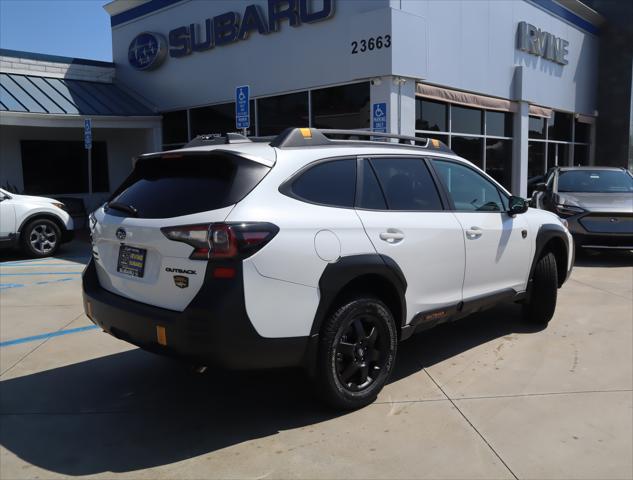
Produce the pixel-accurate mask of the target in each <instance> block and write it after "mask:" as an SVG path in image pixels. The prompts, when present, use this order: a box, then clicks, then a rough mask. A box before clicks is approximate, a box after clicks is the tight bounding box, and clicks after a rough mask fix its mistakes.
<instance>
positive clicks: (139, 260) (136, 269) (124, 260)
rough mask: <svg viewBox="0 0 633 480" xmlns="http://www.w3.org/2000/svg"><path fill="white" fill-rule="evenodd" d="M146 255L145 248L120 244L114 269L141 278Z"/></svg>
mask: <svg viewBox="0 0 633 480" xmlns="http://www.w3.org/2000/svg"><path fill="white" fill-rule="evenodd" d="M146 256H147V250H145V249H144V248H136V247H130V246H129V245H121V246H120V247H119V260H118V261H117V266H116V271H117V272H120V273H124V274H126V275H130V276H131V277H137V278H143V274H144V273H145V257H146Z"/></svg>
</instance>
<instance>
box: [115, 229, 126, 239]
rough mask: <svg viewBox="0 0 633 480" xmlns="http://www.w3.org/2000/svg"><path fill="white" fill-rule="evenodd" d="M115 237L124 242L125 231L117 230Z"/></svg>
mask: <svg viewBox="0 0 633 480" xmlns="http://www.w3.org/2000/svg"><path fill="white" fill-rule="evenodd" d="M115 235H116V238H118V239H119V240H125V237H127V233H125V230H124V229H122V228H117V229H116V233H115Z"/></svg>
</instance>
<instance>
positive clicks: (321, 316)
mask: <svg viewBox="0 0 633 480" xmlns="http://www.w3.org/2000/svg"><path fill="white" fill-rule="evenodd" d="M364 275H377V276H380V277H382V278H384V279H385V280H386V281H388V282H389V283H391V284H392V285H393V286H394V287H395V289H396V291H397V292H398V297H399V300H400V307H401V312H402V315H401V317H402V318H400V319H396V322H398V321H399V322H400V326H401V327H402V326H404V325H405V322H406V317H407V314H406V310H407V307H406V302H405V299H404V295H405V293H406V290H407V281H406V279H405V277H404V274H403V273H402V270H401V269H400V267H399V266H398V264H397V263H396V262H395V261H394V260H393V259H392V258H390V257H387V256H385V255H379V254H366V255H352V256H349V257H342V258H341V259H339V260H338V261H337V262H335V263H330V264H328V265H327V266H326V267H325V270H324V271H323V273H322V274H321V278H320V279H319V292H320V299H319V306H318V307H317V311H316V314H315V316H314V321H313V322H312V330H311V331H310V335H318V333H319V331H320V330H321V325H322V324H323V321H324V320H325V318H326V317H327V314H328V313H329V312H330V310H331V309H332V307H333V306H334V302H335V300H336V297H337V296H338V294H339V293H340V292H341V291H342V290H343V289H344V288H345V287H346V286H347V285H349V284H350V283H351V282H352V281H353V280H355V279H357V278H360V277H362V276H364Z"/></svg>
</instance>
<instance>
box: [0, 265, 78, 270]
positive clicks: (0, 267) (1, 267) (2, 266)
mask: <svg viewBox="0 0 633 480" xmlns="http://www.w3.org/2000/svg"><path fill="white" fill-rule="evenodd" d="M79 265H81V266H83V264H82V263H80V264H79ZM76 266H78V264H76V263H0V270H2V269H3V268H4V267H76Z"/></svg>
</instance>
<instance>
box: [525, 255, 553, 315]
mask: <svg viewBox="0 0 633 480" xmlns="http://www.w3.org/2000/svg"><path fill="white" fill-rule="evenodd" d="M530 289H531V291H530V297H529V300H528V301H527V303H525V304H524V305H523V318H524V319H525V320H526V321H527V322H530V323H533V324H537V325H547V324H548V323H549V321H550V320H551V319H552V317H553V316H554V310H555V309H556V297H557V295H558V270H557V268H556V257H554V254H553V253H547V254H545V255H543V256H542V257H541V259H540V260H539V261H538V263H537V264H536V267H535V268H534V275H533V277H532V284H531V286H530Z"/></svg>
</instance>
